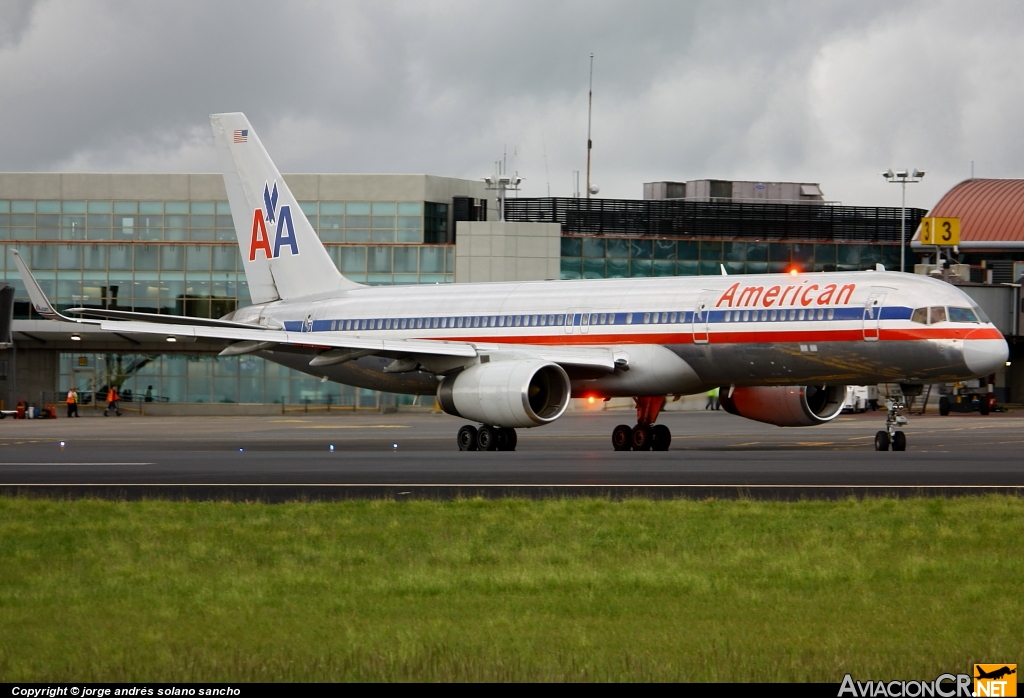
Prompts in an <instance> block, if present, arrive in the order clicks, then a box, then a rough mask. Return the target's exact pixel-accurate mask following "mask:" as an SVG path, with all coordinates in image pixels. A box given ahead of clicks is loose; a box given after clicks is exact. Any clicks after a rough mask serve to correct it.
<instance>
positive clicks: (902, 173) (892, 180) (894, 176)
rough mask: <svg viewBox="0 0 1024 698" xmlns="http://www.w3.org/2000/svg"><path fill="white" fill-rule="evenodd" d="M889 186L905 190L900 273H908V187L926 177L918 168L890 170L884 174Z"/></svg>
mask: <svg viewBox="0 0 1024 698" xmlns="http://www.w3.org/2000/svg"><path fill="white" fill-rule="evenodd" d="M882 176H883V177H885V179H886V181H887V182H889V184H899V185H901V186H902V188H903V196H902V199H901V203H900V271H906V266H907V265H906V257H907V185H908V184H917V183H918V182H920V181H921V179H922V178H923V177H924V170H919V169H917V168H916V167H915V168H914V169H913V171H911V170H909V169H904V170H896V171H895V172H893V171H892V168H889V169H888V170H886V171H885V172H883V173H882Z"/></svg>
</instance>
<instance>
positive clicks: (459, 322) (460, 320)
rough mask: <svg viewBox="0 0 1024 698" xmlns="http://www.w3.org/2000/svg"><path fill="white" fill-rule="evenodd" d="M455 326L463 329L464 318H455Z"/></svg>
mask: <svg viewBox="0 0 1024 698" xmlns="http://www.w3.org/2000/svg"><path fill="white" fill-rule="evenodd" d="M455 326H456V327H462V318H455Z"/></svg>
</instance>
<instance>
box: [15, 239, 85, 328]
mask: <svg viewBox="0 0 1024 698" xmlns="http://www.w3.org/2000/svg"><path fill="white" fill-rule="evenodd" d="M11 253H12V254H13V255H14V263H15V264H17V265H18V272H19V273H20V274H21V280H22V281H24V282H25V288H26V289H27V290H28V297H29V299H30V300H31V301H32V308H33V309H35V311H36V312H37V313H39V314H40V315H42V316H43V317H44V318H46V319H48V320H64V321H65V322H81V320H76V319H75V318H70V317H67V316H65V315H61V314H60V313H58V312H57V310H56V308H54V307H53V305H52V304H51V303H50V300H49V299H48V298H47V297H46V294H45V293H43V289H42V287H40V286H39V282H38V281H36V277H34V276H32V272H31V271H29V269H28V265H27V264H25V260H24V259H22V258H21V255H20V254H19V253H18V251H17V250H11Z"/></svg>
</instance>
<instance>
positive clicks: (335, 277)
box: [210, 112, 359, 303]
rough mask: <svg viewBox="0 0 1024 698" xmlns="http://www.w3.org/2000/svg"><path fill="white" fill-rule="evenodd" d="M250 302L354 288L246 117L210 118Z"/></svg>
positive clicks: (228, 115)
mask: <svg viewBox="0 0 1024 698" xmlns="http://www.w3.org/2000/svg"><path fill="white" fill-rule="evenodd" d="M210 124H211V126H212V127H213V137H214V140H215V141H216V143H217V155H218V157H219V159H220V166H221V172H222V173H223V175H224V186H225V188H226V189H227V193H228V204H229V205H230V206H231V216H232V218H233V219H234V223H235V234H236V235H237V236H238V246H239V248H240V249H241V252H242V264H243V266H244V268H245V277H246V280H247V281H248V283H249V294H250V295H251V297H252V302H253V303H266V302H269V301H273V300H278V299H281V300H287V299H291V298H301V297H304V296H311V295H315V294H320V293H325V292H330V291H338V290H343V289H346V288H357V287H358V286H359V284H356V283H354V282H352V281H349V280H348V279H346V278H345V277H344V276H342V275H341V272H339V271H338V268H337V267H336V266H335V265H334V262H333V261H332V260H331V257H330V255H328V254H327V250H326V249H325V248H324V246H323V244H322V243H321V242H320V239H319V238H318V237H317V234H316V231H315V230H313V226H312V225H310V223H309V219H307V218H306V214H305V213H303V212H302V209H301V208H299V203H298V201H296V200H295V197H294V196H293V195H292V192H291V190H290V189H289V188H288V185H287V184H285V181H284V179H283V178H282V177H281V173H280V172H278V171H277V167H276V166H275V165H274V162H273V161H272V160H271V159H270V155H269V154H267V151H266V149H265V148H264V147H263V143H261V142H260V139H259V137H258V136H257V135H256V132H255V131H253V128H252V126H251V125H250V124H249V120H248V119H247V118H246V117H245V114H242V113H240V112H235V113H230V114H211V115H210Z"/></svg>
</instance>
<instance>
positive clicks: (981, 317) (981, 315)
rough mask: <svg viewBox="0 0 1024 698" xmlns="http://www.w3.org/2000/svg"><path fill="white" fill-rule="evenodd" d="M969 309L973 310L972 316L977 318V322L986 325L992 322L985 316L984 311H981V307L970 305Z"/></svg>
mask: <svg viewBox="0 0 1024 698" xmlns="http://www.w3.org/2000/svg"><path fill="white" fill-rule="evenodd" d="M971 307H972V308H974V314H975V315H977V316H978V319H979V320H981V321H982V322H984V323H985V324H986V325H987V324H989V323H990V322H992V321H991V320H989V319H988V315H986V314H985V311H984V310H982V309H981V306H979V305H977V304H972V305H971Z"/></svg>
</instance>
